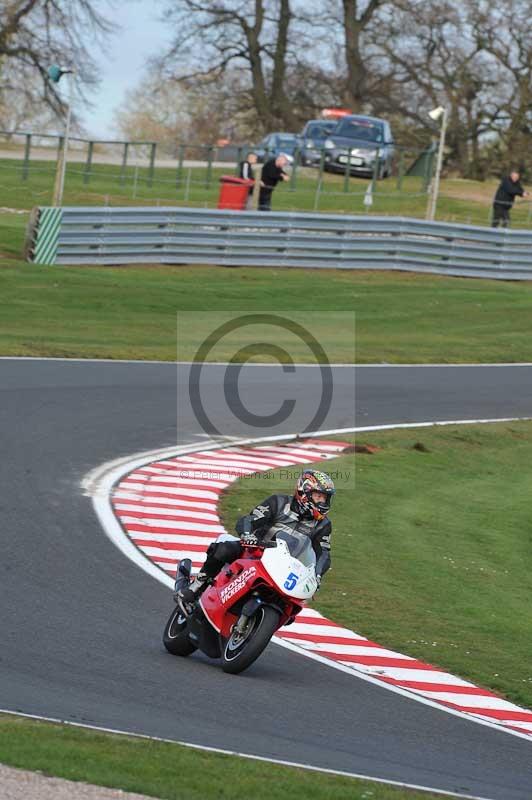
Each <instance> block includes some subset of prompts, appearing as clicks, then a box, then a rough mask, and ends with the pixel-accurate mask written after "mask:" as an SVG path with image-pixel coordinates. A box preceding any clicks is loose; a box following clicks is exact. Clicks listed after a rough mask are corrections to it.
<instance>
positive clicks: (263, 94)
mask: <svg viewBox="0 0 532 800" xmlns="http://www.w3.org/2000/svg"><path fill="white" fill-rule="evenodd" d="M165 12H166V19H168V21H169V22H170V23H171V24H172V25H173V26H174V28H175V30H176V36H175V38H174V40H173V42H172V46H171V48H170V49H169V51H168V52H167V53H165V54H164V56H163V57H162V58H160V59H159V60H158V62H157V63H158V64H159V65H160V66H161V67H162V70H163V74H164V75H165V76H166V77H170V78H173V79H175V80H179V81H180V82H181V83H182V85H184V86H187V87H193V86H194V85H195V82H196V81H198V80H201V81H205V80H212V81H215V80H219V79H220V78H221V77H222V76H223V75H224V74H225V73H226V72H227V71H233V72H235V71H239V72H240V73H241V74H242V76H245V79H246V80H245V81H242V86H243V91H244V92H245V94H246V99H245V100H243V103H241V105H243V104H245V103H246V102H247V104H248V105H249V103H250V102H251V104H252V105H253V107H254V109H255V112H256V116H257V124H258V126H259V128H260V129H262V130H263V131H264V130H272V129H274V128H276V127H281V128H285V129H289V130H293V129H294V128H295V127H297V125H298V124H299V120H298V115H297V110H296V109H295V108H294V105H293V102H292V100H291V98H290V96H289V94H288V79H289V71H290V68H291V66H293V65H294V64H295V63H296V62H297V57H296V55H295V52H296V49H298V48H299V49H301V48H303V47H304V42H303V41H302V39H301V37H300V38H299V42H298V48H296V47H295V33H296V31H295V26H296V24H297V22H298V14H297V13H296V11H295V10H294V0H273V2H272V0H217V2H209V1H208V0H171V1H170V0H168V2H166V5H165Z"/></svg>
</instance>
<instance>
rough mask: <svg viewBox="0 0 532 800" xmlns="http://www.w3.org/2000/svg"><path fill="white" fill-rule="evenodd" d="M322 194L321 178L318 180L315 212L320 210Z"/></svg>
mask: <svg viewBox="0 0 532 800" xmlns="http://www.w3.org/2000/svg"><path fill="white" fill-rule="evenodd" d="M320 194H321V178H318V185H317V186H316V193H315V194H314V211H317V210H318V207H319V204H320Z"/></svg>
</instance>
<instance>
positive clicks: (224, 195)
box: [218, 175, 254, 211]
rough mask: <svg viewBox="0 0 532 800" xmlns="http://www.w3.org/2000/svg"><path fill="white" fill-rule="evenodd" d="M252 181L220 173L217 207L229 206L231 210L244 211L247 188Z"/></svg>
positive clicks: (251, 184)
mask: <svg viewBox="0 0 532 800" xmlns="http://www.w3.org/2000/svg"><path fill="white" fill-rule="evenodd" d="M253 184H254V181H250V180H248V179H247V178H237V177H236V176H235V175H222V177H221V178H220V196H219V197H218V208H230V209H231V211H244V209H245V207H246V200H247V199H248V195H249V190H250V188H251V187H252V186H253Z"/></svg>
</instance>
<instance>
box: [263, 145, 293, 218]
mask: <svg viewBox="0 0 532 800" xmlns="http://www.w3.org/2000/svg"><path fill="white" fill-rule="evenodd" d="M287 164H288V158H287V157H286V156H285V155H283V153H281V154H280V155H278V156H277V158H270V160H269V161H266V163H265V164H264V166H263V168H262V174H261V182H260V192H259V211H271V210H272V192H273V190H274V189H275V187H276V186H277V184H278V183H279V181H287V180H288V179H289V176H288V175H287V174H286V172H285V171H284V170H283V167H286V165H287Z"/></svg>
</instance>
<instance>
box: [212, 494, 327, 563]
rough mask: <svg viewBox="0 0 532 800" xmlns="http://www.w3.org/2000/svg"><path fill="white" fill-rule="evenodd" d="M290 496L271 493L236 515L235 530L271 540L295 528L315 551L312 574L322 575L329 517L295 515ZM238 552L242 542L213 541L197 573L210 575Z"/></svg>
mask: <svg viewBox="0 0 532 800" xmlns="http://www.w3.org/2000/svg"><path fill="white" fill-rule="evenodd" d="M296 508H297V506H296V503H295V501H294V498H293V497H290V496H289V495H287V494H272V495H271V496H270V497H267V498H266V500H263V502H262V503H261V504H260V505H258V506H256V507H255V508H254V509H253V511H251V513H250V514H247V515H246V516H243V517H240V519H239V520H238V522H237V523H236V531H237V533H238V534H240V536H242V535H243V534H245V533H250V532H252V533H254V534H255V535H256V536H257V538H258V539H259V540H262V541H271V540H272V539H275V536H276V533H277V531H279V530H285V531H288V532H292V531H294V530H295V531H297V532H298V533H300V534H301V533H302V534H304V535H305V536H308V537H309V538H310V539H311V541H312V547H313V548H314V552H315V553H316V574H317V575H319V576H320V577H321V576H322V575H324V574H325V573H326V572H327V570H328V569H329V567H330V566H331V555H330V550H331V542H330V540H331V532H332V526H331V522H330V520H329V519H328V518H327V517H325V518H324V519H322V520H315V519H313V518H312V517H310V518H308V517H306V516H303V515H301V514H299V513H298V512H297V511H296V510H295V509H296ZM241 555H242V544H241V542H240V541H238V540H236V539H232V540H230V541H227V540H225V541H217V542H213V543H212V544H211V545H210V547H209V549H208V550H207V559H206V561H205V564H204V565H203V568H202V570H201V572H202V573H203V574H204V575H206V576H207V577H209V578H214V577H215V576H216V575H217V574H218V573H219V572H220V570H221V568H222V567H223V565H224V564H230V563H231V562H233V561H235V560H236V559H237V558H240V556H241Z"/></svg>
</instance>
